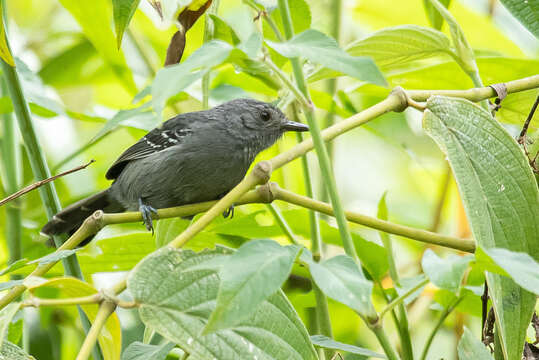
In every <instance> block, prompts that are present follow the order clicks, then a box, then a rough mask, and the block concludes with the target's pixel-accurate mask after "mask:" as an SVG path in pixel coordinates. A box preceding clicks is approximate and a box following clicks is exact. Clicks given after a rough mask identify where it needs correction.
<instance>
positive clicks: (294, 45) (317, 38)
mask: <svg viewBox="0 0 539 360" xmlns="http://www.w3.org/2000/svg"><path fill="white" fill-rule="evenodd" d="M266 43H267V44H268V45H269V46H270V47H271V48H273V49H274V50H275V51H277V52H278V53H280V54H281V55H283V56H285V57H288V58H295V57H300V56H301V57H304V58H306V59H307V60H309V61H311V62H313V63H316V64H320V65H323V66H325V67H327V68H330V69H333V70H336V71H339V72H342V73H343V74H346V75H349V76H352V77H355V78H357V79H359V80H364V81H367V82H370V83H373V84H376V85H381V86H386V85H387V83H386V81H385V79H384V77H383V75H382V74H381V73H380V70H378V67H377V66H376V64H375V63H374V62H373V61H372V59H370V58H367V57H355V56H351V55H349V54H348V53H346V52H345V51H344V50H342V49H341V48H339V45H338V44H337V42H336V41H335V40H334V39H332V38H330V37H328V36H327V35H325V34H323V33H321V32H319V31H317V30H306V31H304V32H302V33H301V34H298V35H296V36H294V37H293V38H292V39H290V40H289V41H286V42H282V43H278V42H274V41H269V40H266Z"/></svg>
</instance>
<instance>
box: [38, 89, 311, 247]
mask: <svg viewBox="0 0 539 360" xmlns="http://www.w3.org/2000/svg"><path fill="white" fill-rule="evenodd" d="M308 129H309V128H308V127H307V126H306V125H304V124H301V123H297V122H293V121H290V120H288V119H287V118H286V116H285V115H284V114H283V113H282V112H281V110H279V109H278V108H276V107H275V106H273V105H271V104H268V103H265V102H262V101H258V100H252V99H237V100H232V101H229V102H227V103H224V104H222V105H219V106H217V107H215V108H213V109H210V110H205V111H197V112H191V113H186V114H181V115H178V116H176V117H174V118H172V119H169V120H168V121H165V122H164V123H162V124H161V125H160V126H159V127H157V128H155V129H153V130H152V131H150V132H149V133H148V134H146V136H144V137H143V138H141V139H140V140H139V141H138V142H137V143H136V144H134V145H133V146H131V147H130V148H128V149H127V150H126V151H124V153H123V154H122V155H121V156H120V157H119V158H118V159H117V160H116V161H115V162H114V164H112V166H111V167H110V169H109V170H108V171H107V174H106V177H107V179H110V180H114V182H113V183H112V185H111V186H110V187H109V188H108V189H106V190H104V191H101V192H99V193H97V194H95V195H92V196H90V197H88V198H86V199H83V200H80V201H78V202H76V203H74V204H72V205H70V206H68V207H66V208H65V209H64V210H62V211H61V212H59V213H58V214H56V215H55V216H54V217H53V218H52V219H51V220H50V221H49V222H48V223H47V224H46V225H45V226H44V227H43V229H42V230H41V232H42V233H44V234H46V235H56V234H61V233H69V234H71V233H73V232H74V231H75V230H77V228H78V227H79V226H80V225H81V224H82V222H83V221H84V219H86V218H87V217H88V216H90V215H91V214H92V213H93V212H94V211H96V210H99V209H101V210H103V211H104V212H107V213H114V212H122V211H136V210H139V211H140V212H141V213H142V216H143V219H144V223H145V224H146V227H147V228H148V230H152V231H153V225H152V216H151V213H152V212H155V211H156V210H155V209H159V208H166V207H171V206H179V205H185V204H192V203H197V202H201V201H209V200H216V199H219V198H220V197H222V196H223V195H225V194H226V193H227V192H228V191H230V190H231V189H232V188H233V187H234V186H236V185H237V184H238V183H239V182H240V181H241V180H242V179H243V177H244V176H245V174H246V172H247V170H248V169H249V166H250V165H251V163H252V162H253V160H254V158H255V156H256V155H257V154H258V153H259V152H260V151H262V150H264V149H266V148H268V147H270V146H271V145H273V143H275V141H277V139H279V138H280V137H281V136H282V135H283V133H284V132H285V131H307V130H308ZM89 240H90V239H87V240H86V241H85V242H84V243H86V242H88V241H89Z"/></svg>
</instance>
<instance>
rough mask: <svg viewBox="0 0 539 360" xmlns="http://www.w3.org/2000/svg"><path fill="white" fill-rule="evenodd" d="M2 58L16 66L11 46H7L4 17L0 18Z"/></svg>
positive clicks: (0, 6) (0, 7)
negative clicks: (10, 49)
mask: <svg viewBox="0 0 539 360" xmlns="http://www.w3.org/2000/svg"><path fill="white" fill-rule="evenodd" d="M0 14H3V9H2V5H1V4H0ZM0 57H1V58H2V60H4V61H5V62H7V63H8V64H9V65H11V66H15V62H14V61H13V56H11V51H9V46H8V45H7V40H6V31H5V27H4V17H3V16H1V17H0Z"/></svg>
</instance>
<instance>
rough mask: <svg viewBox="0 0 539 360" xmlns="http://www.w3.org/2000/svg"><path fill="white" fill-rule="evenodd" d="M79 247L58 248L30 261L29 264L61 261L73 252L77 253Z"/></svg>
mask: <svg viewBox="0 0 539 360" xmlns="http://www.w3.org/2000/svg"><path fill="white" fill-rule="evenodd" d="M78 250H79V249H72V250H56V251H55V252H53V253H50V254H48V255H45V256H43V257H41V258H39V259H35V260H32V261H30V262H29V263H28V264H36V263H37V264H39V265H45V264H50V263H53V262H57V261H60V260H62V259H65V258H66V257H69V256H71V255H73V254H75V253H76V252H77V251H78Z"/></svg>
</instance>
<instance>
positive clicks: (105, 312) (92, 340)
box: [76, 301, 116, 360]
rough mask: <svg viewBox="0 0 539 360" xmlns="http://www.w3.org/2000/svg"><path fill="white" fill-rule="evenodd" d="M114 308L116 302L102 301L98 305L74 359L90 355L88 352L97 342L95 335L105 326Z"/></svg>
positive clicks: (85, 359)
mask: <svg viewBox="0 0 539 360" xmlns="http://www.w3.org/2000/svg"><path fill="white" fill-rule="evenodd" d="M114 310H116V304H115V303H113V302H109V301H104V302H103V303H102V304H101V306H99V310H98V311H97V315H96V316H95V320H94V322H93V324H92V327H91V328H90V331H89V332H88V335H87V336H86V339H84V342H83V343H82V347H81V348H80V351H79V354H78V355H77V359H76V360H87V359H88V358H89V357H90V353H91V351H92V349H93V347H94V345H95V344H96V342H97V337H98V336H99V333H100V332H101V329H102V328H103V326H105V323H106V322H107V319H108V318H109V316H110V315H112V313H113V312H114Z"/></svg>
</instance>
